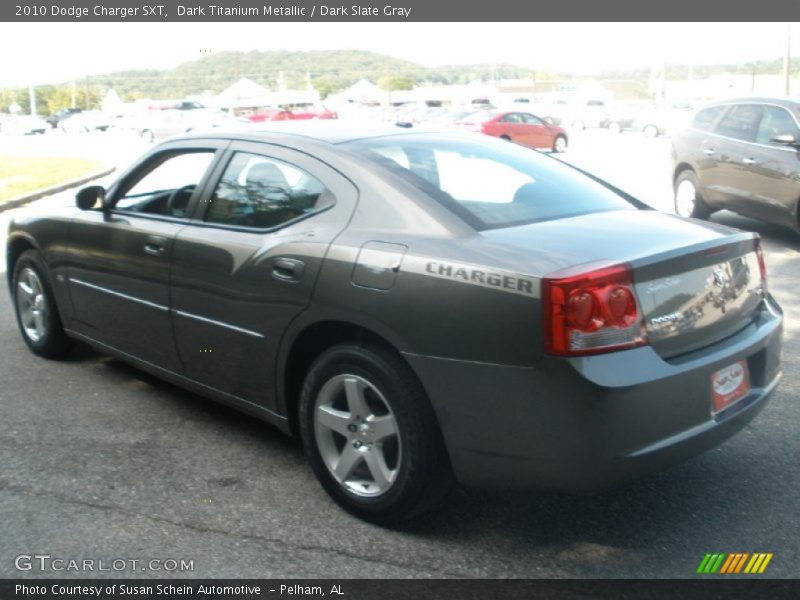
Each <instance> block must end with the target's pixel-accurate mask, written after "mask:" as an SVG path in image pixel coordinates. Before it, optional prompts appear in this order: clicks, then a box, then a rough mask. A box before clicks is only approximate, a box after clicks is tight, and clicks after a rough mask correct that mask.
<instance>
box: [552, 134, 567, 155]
mask: <svg viewBox="0 0 800 600" xmlns="http://www.w3.org/2000/svg"><path fill="white" fill-rule="evenodd" d="M566 151H567V137H566V136H564V135H558V136H556V139H555V140H553V152H555V153H559V152H566Z"/></svg>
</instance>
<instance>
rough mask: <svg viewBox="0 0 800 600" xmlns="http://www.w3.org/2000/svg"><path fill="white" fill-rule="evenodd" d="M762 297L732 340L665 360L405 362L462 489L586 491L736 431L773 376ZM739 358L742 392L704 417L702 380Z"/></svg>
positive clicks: (771, 306)
mask: <svg viewBox="0 0 800 600" xmlns="http://www.w3.org/2000/svg"><path fill="white" fill-rule="evenodd" d="M781 335H782V313H781V310H780V307H779V306H778V305H777V304H776V303H775V302H774V300H772V299H771V298H770V299H768V300H767V301H765V302H764V303H763V305H762V309H761V310H760V312H759V313H758V316H757V318H756V319H755V320H754V321H753V323H751V324H750V325H748V326H747V327H746V328H745V329H743V330H741V331H739V332H738V333H736V334H735V335H733V336H731V337H729V338H727V339H725V340H723V341H722V342H719V343H718V344H715V345H713V346H710V347H708V348H704V349H702V350H699V351H696V352H693V353H691V354H687V355H684V356H681V357H679V358H676V359H670V360H669V361H666V360H664V359H662V358H661V357H659V356H658V355H657V354H656V352H655V351H654V350H653V349H652V348H651V347H641V348H635V349H632V350H628V351H623V352H615V353H610V354H606V355H598V356H591V357H584V358H577V359H559V358H554V357H546V358H543V359H542V360H541V362H540V363H538V364H537V365H536V366H534V367H513V366H505V365H495V364H486V363H474V362H464V361H455V360H448V359H442V358H434V357H426V356H419V355H414V354H407V355H406V357H407V359H408V360H409V362H410V363H411V365H412V367H413V368H414V369H415V371H416V372H417V374H418V375H419V376H420V378H421V380H422V383H423V385H424V386H425V388H426V390H427V392H428V394H429V397H430V398H431V401H432V403H433V406H434V409H435V410H436V413H437V416H438V418H439V422H440V424H441V427H442V432H443V434H444V437H445V441H446V443H447V447H448V452H449V454H450V459H451V462H452V465H453V468H454V471H455V474H456V477H457V479H458V480H459V481H460V482H461V483H463V484H466V485H480V486H502V487H516V488H540V489H551V490H559V491H592V490H597V489H602V488H604V487H608V486H610V485H613V484H615V483H617V482H620V481H624V480H626V479H631V478H634V477H637V476H640V475H644V474H646V473H648V472H651V471H655V470H658V469H661V468H664V467H667V466H669V465H671V464H675V463H677V462H680V461H683V460H685V459H687V458H689V457H691V456H694V455H696V454H699V453H701V452H704V451H705V450H708V449H710V448H712V447H714V446H716V445H718V444H720V443H721V442H723V441H724V440H726V439H727V438H729V437H730V436H732V435H733V434H735V433H736V432H737V431H739V430H740V429H741V428H742V427H743V426H744V425H746V424H747V423H748V422H749V421H750V420H751V419H752V418H753V417H755V415H756V414H758V412H759V411H760V410H761V409H762V408H763V406H764V405H765V403H766V400H767V398H768V397H769V396H770V394H771V393H772V392H773V390H774V389H775V388H776V386H777V383H778V381H779V379H780V375H781V372H780V353H781ZM739 360H747V362H748V366H749V369H750V378H751V386H752V389H751V392H750V394H749V395H748V396H747V397H746V398H744V399H743V400H740V401H739V402H738V403H736V404H734V405H733V406H731V407H730V408H728V409H727V410H725V411H723V412H722V413H720V414H718V415H716V416H713V415H712V414H711V374H712V373H713V372H715V371H716V370H718V369H720V368H722V367H725V366H727V365H730V364H732V363H734V362H736V361H739Z"/></svg>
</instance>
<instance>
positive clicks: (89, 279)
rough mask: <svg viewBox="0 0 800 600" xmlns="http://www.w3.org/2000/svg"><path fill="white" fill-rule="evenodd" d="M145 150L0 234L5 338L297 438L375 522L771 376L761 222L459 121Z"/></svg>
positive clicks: (619, 438)
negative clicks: (159, 384)
mask: <svg viewBox="0 0 800 600" xmlns="http://www.w3.org/2000/svg"><path fill="white" fill-rule="evenodd" d="M300 127H301V128H300V129H297V128H296V127H295V128H294V129H290V130H276V131H273V132H258V131H252V130H251V131H245V132H229V133H225V134H223V133H215V134H213V135H200V134H198V135H193V136H185V137H182V138H178V139H173V140H171V141H168V142H165V143H163V144H161V145H159V146H157V147H155V148H153V149H152V151H151V152H149V153H148V154H147V155H146V156H145V157H143V158H142V159H141V161H140V162H138V163H137V164H135V165H134V166H133V167H132V168H130V169H129V170H128V171H127V172H126V173H124V174H123V175H122V176H121V177H120V178H119V180H118V181H117V182H116V183H114V184H113V185H112V186H111V187H110V188H109V189H108V190H104V189H102V188H99V187H90V188H86V189H84V190H82V191H81V192H80V193H79V194H78V197H77V201H78V206H79V208H80V209H81V210H72V211H68V212H66V213H65V214H62V215H53V216H49V217H39V216H26V217H19V218H17V219H15V220H14V221H13V222H12V223H11V226H10V232H9V242H8V249H7V260H8V277H9V286H10V290H11V294H12V296H13V298H14V302H15V306H16V309H17V318H18V321H19V326H20V330H21V332H22V337H23V339H24V340H25V342H26V343H27V344H28V346H30V348H31V349H32V350H33V351H34V352H35V353H36V354H39V355H41V356H45V357H57V356H61V355H63V354H64V353H66V352H67V351H68V350H69V348H70V345H71V344H72V342H73V341H74V340H81V341H84V342H87V343H89V344H91V345H92V346H94V347H95V348H98V349H99V350H101V351H102V352H106V353H108V354H112V355H114V356H116V357H118V358H120V359H122V360H125V361H128V362H130V363H132V364H134V365H136V366H137V367H139V368H141V369H143V370H145V371H149V372H151V373H154V374H156V375H158V376H160V377H163V378H164V379H167V380H169V381H171V382H173V383H176V384H178V385H181V386H184V387H186V388H187V389H190V390H193V391H195V392H197V393H199V394H202V395H205V396H208V397H211V398H214V399H216V400H219V401H221V402H224V403H226V404H229V405H231V406H234V407H236V408H239V409H241V410H243V411H246V412H248V413H251V414H253V415H255V416H257V417H259V418H262V419H264V420H266V421H269V422H270V423H273V424H275V425H276V426H277V427H279V428H280V429H281V430H283V431H285V432H286V433H291V434H296V435H299V436H300V437H301V438H302V440H303V444H304V446H305V449H306V451H307V454H308V457H309V461H310V463H311V466H312V468H313V470H314V472H315V473H316V475H317V476H318V477H319V479H320V481H321V483H322V485H323V486H324V487H325V489H326V490H327V491H328V492H329V493H330V494H331V495H332V496H333V498H335V499H336V500H337V501H338V502H339V503H340V504H341V505H343V506H344V507H345V508H346V509H348V510H350V511H351V512H353V513H355V514H357V515H359V516H361V517H363V518H366V519H369V520H373V521H376V522H382V523H389V522H397V521H398V520H402V519H407V518H409V517H411V516H413V515H415V514H418V513H419V512H421V511H423V510H426V509H429V508H431V507H433V506H435V505H436V504H437V503H439V502H440V501H441V499H442V498H443V497H444V495H445V493H446V492H447V490H448V488H449V487H450V486H451V484H452V483H453V481H454V480H456V481H458V482H461V483H463V484H469V485H496V486H510V487H537V488H546V489H555V490H569V491H577V490H592V489H597V488H601V487H605V486H608V485H610V484H613V483H616V482H619V481H622V480H625V479H628V478H631V477H635V476H638V475H640V474H643V473H647V472H650V471H653V470H655V469H658V468H661V467H664V466H666V465H669V464H672V463H675V462H677V461H680V460H683V459H685V458H687V457H690V456H692V455H695V454H697V453H699V452H702V451H704V450H706V449H708V448H710V447H712V446H714V445H716V444H718V443H720V442H721V441H723V440H725V439H726V438H728V437H729V436H730V435H732V434H733V433H735V432H736V431H738V430H739V429H741V428H742V427H743V426H744V425H745V424H746V423H747V422H748V421H749V420H750V419H752V418H753V417H754V416H755V415H756V413H757V412H758V411H759V410H760V409H761V408H762V407H763V406H764V404H765V400H766V398H767V397H768V396H769V395H770V393H771V392H772V391H773V390H774V389H775V387H776V385H777V382H778V380H779V378H780V374H781V369H780V351H781V330H782V317H781V310H780V308H779V307H778V305H777V304H776V303H775V301H774V300H773V299H772V297H771V296H770V295H769V294H768V293H767V288H766V275H765V271H764V263H763V260H762V257H761V251H760V245H759V239H758V237H757V236H756V235H754V234H751V233H741V232H737V231H734V230H732V229H729V228H726V227H722V226H719V225H713V224H703V223H699V222H697V221H688V220H684V219H681V218H679V217H675V216H672V215H666V214H661V213H658V212H655V211H653V210H650V209H648V208H647V207H645V206H644V205H642V204H640V203H639V202H637V201H636V200H634V199H633V198H630V197H628V196H626V195H624V194H623V193H622V192H620V191H619V190H616V189H614V188H612V187H610V186H608V185H606V184H604V183H602V182H600V181H598V180H596V179H594V178H592V177H591V176H589V175H586V174H584V173H582V172H579V171H577V170H575V169H574V168H572V167H569V166H566V165H564V164H562V163H561V162H559V161H557V160H556V159H554V158H550V157H548V156H546V155H541V154H539V153H537V152H535V151H533V150H528V149H526V148H523V147H520V146H517V145H514V144H508V143H505V142H503V141H500V140H496V139H493V138H489V137H486V136H478V135H475V134H436V133H427V134H426V133H408V132H401V131H398V130H390V131H382V132H380V131H379V132H375V131H369V132H368V131H354V130H344V129H341V128H340V127H323V126H322V125H316V126H313V125H310V126H306V127H304V128H303V127H302V126H300Z"/></svg>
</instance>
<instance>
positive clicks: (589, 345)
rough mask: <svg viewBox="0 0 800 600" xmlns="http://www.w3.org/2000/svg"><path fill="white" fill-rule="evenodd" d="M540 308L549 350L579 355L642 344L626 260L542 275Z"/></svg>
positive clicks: (641, 326)
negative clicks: (583, 269)
mask: <svg viewBox="0 0 800 600" xmlns="http://www.w3.org/2000/svg"><path fill="white" fill-rule="evenodd" d="M542 314H543V318H544V334H545V338H544V340H545V341H544V344H545V352H547V353H548V354H554V355H557V356H582V355H587V354H599V353H602V352H610V351H612V350H622V349H624V348H634V347H636V346H642V345H644V344H647V336H646V333H645V328H644V322H643V318H642V313H641V310H640V309H639V304H638V302H637V300H636V293H635V292H634V288H633V276H632V273H631V269H630V267H629V266H628V265H614V266H607V267H602V268H599V269H596V270H593V271H588V272H586V271H584V272H580V273H575V272H574V269H572V270H569V271H560V272H558V273H553V274H551V275H550V276H548V277H545V278H544V279H543V280H542Z"/></svg>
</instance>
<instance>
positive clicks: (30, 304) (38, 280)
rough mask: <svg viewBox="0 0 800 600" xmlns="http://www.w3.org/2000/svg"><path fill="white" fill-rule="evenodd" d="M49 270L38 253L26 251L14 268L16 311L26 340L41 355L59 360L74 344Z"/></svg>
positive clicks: (13, 283) (13, 282)
mask: <svg viewBox="0 0 800 600" xmlns="http://www.w3.org/2000/svg"><path fill="white" fill-rule="evenodd" d="M46 273H47V268H46V267H45V265H44V261H43V260H42V258H41V256H40V255H39V253H38V252H37V251H35V250H27V251H25V252H23V253H22V254H21V255H20V257H19V259H18V260H17V262H16V264H15V265H14V276H13V280H12V285H13V294H14V308H15V309H16V315H17V324H18V325H19V329H20V332H21V333H22V339H24V340H25V343H26V344H28V347H29V348H30V349H31V350H32V351H33V352H34V353H35V354H38V355H39V356H44V357H45V358H57V357H59V356H63V355H64V354H66V353H67V352H69V350H70V348H71V347H72V345H73V341H72V340H71V339H70V338H69V337H68V336H67V334H66V333H65V332H64V327H63V325H62V324H61V317H60V316H59V314H58V308H57V307H56V303H55V299H54V297H53V292H52V289H51V288H50V284H49V282H48V280H47V275H46Z"/></svg>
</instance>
